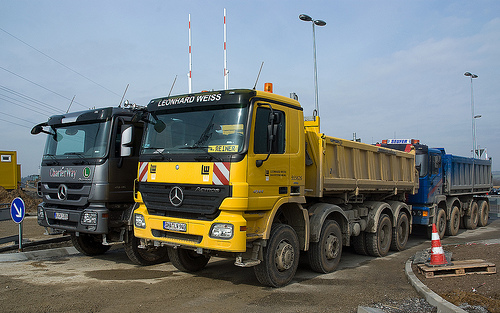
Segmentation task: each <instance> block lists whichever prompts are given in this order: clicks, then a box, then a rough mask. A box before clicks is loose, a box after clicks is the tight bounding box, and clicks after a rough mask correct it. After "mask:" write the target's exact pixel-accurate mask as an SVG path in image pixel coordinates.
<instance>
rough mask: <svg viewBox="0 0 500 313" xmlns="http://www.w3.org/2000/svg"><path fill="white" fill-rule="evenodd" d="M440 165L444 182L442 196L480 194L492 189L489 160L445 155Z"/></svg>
mask: <svg viewBox="0 0 500 313" xmlns="http://www.w3.org/2000/svg"><path fill="white" fill-rule="evenodd" d="M442 163H443V165H442V166H443V171H444V174H443V176H444V180H445V181H444V194H447V195H460V194H471V193H475V194H482V193H485V192H488V191H490V189H491V187H492V177H491V160H480V159H473V158H466V157H461V156H456V155H452V154H445V155H444V156H443V158H442ZM473 166H474V170H473ZM473 172H474V175H473Z"/></svg>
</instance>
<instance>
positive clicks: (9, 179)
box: [0, 151, 21, 190]
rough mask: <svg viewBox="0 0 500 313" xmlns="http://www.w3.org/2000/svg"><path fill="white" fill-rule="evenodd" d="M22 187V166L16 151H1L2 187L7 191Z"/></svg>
mask: <svg viewBox="0 0 500 313" xmlns="http://www.w3.org/2000/svg"><path fill="white" fill-rule="evenodd" d="M20 185H21V165H20V164H17V152H16V151H0V186H2V187H3V188H5V189H7V190H11V189H17V188H18V187H19V186H20Z"/></svg>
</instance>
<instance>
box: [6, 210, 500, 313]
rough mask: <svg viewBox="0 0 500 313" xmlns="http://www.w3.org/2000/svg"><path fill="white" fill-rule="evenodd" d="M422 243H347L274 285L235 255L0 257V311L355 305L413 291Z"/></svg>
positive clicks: (464, 236)
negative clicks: (369, 251) (369, 247)
mask: <svg viewBox="0 0 500 313" xmlns="http://www.w3.org/2000/svg"><path fill="white" fill-rule="evenodd" d="M35 222H36V221H35ZM28 228H29V227H26V232H27V233H28V232H29V231H28ZM499 229H500V219H497V220H494V221H492V222H491V223H490V225H488V226H487V227H485V228H480V229H476V230H473V231H470V230H469V231H464V230H461V231H460V233H459V235H458V236H455V237H449V238H445V239H444V240H442V243H443V244H448V243H466V242H469V241H475V240H485V239H492V238H498V236H499ZM41 231H42V233H43V231H44V230H43V228H41ZM429 247H430V241H429V240H427V239H426V238H425V237H424V236H415V235H413V236H412V237H411V239H410V241H409V245H408V248H407V249H406V250H405V251H402V252H398V253H392V254H390V255H388V256H386V257H384V258H373V257H367V256H359V255H357V254H354V252H351V251H350V250H349V249H346V250H344V253H343V256H342V260H341V263H340V266H339V269H338V270H337V271H336V272H334V273H331V274H323V275H319V274H316V273H314V272H312V271H310V270H309V269H308V268H307V267H305V266H302V267H300V268H299V270H298V271H297V274H296V277H295V279H294V280H293V281H292V283H291V284H290V285H288V286H286V287H283V288H279V289H273V288H267V287H262V286H261V285H260V284H259V282H258V281H257V279H256V278H255V276H254V274H253V270H252V269H251V268H239V267H236V266H234V265H233V261H234V260H226V259H212V260H211V261H210V263H209V264H208V265H207V267H206V268H205V269H204V270H203V271H201V272H199V273H196V274H187V273H183V272H179V271H178V270H177V269H176V268H175V267H173V266H172V265H171V264H170V263H164V264H159V265H154V266H148V267H142V266H136V265H133V264H132V263H131V262H130V261H129V260H128V258H127V256H126V255H125V252H124V251H123V249H122V248H121V247H120V246H119V245H118V246H115V247H114V248H113V249H112V250H110V251H109V252H108V253H106V254H105V255H102V256H99V257H87V256H83V255H81V254H75V255H70V256H65V257H59V258H51V259H39V260H32V261H25V262H0V312H117V311H119V312H356V310H357V307H358V306H359V305H362V306H370V305H371V304H373V303H384V302H385V303H387V302H393V301H396V302H397V301H403V300H405V299H409V298H420V297H419V295H418V294H417V293H416V291H415V290H414V289H413V287H412V286H411V285H410V284H409V283H408V281H407V278H406V276H405V272H404V266H405V262H406V260H407V259H408V258H410V257H411V256H413V255H414V254H415V253H416V252H417V251H420V250H423V249H426V248H429Z"/></svg>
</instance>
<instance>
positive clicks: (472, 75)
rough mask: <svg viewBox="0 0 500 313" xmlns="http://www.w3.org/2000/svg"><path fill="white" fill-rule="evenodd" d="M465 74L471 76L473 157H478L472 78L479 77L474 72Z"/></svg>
mask: <svg viewBox="0 0 500 313" xmlns="http://www.w3.org/2000/svg"><path fill="white" fill-rule="evenodd" d="M464 75H465V76H467V77H470V108H471V117H472V157H473V158H475V157H476V121H475V120H476V118H475V115H474V88H473V85H472V79H473V78H477V77H478V76H477V75H476V74H472V73H471V72H465V73H464Z"/></svg>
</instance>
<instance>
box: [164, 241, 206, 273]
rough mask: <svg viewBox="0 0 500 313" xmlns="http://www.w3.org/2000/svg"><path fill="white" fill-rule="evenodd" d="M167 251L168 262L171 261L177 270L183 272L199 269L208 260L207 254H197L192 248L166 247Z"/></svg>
mask: <svg viewBox="0 0 500 313" xmlns="http://www.w3.org/2000/svg"><path fill="white" fill-rule="evenodd" d="M167 251H168V257H169V258H170V262H172V264H173V265H174V266H175V267H176V268H177V269H178V270H179V271H183V272H188V273H192V272H198V271H201V270H202V269H204V268H205V266H206V265H207V263H208V261H209V260H210V257H209V256H205V255H203V254H198V253H196V252H195V251H193V250H187V249H182V248H177V249H175V248H172V247H167Z"/></svg>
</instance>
